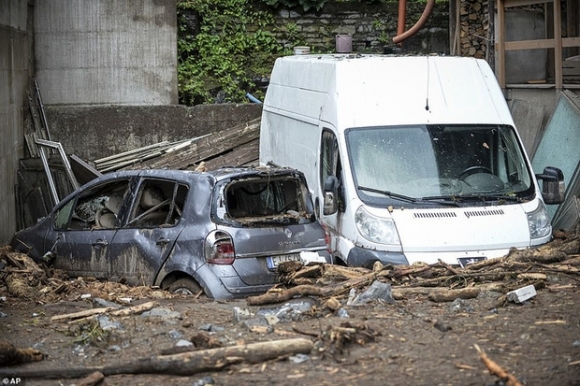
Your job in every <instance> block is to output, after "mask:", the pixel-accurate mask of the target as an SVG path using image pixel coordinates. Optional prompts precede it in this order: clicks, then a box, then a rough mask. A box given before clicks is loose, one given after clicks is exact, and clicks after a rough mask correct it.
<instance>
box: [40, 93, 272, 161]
mask: <svg viewBox="0 0 580 386" xmlns="http://www.w3.org/2000/svg"><path fill="white" fill-rule="evenodd" d="M261 113H262V106H261V105H258V104H241V105H234V104H224V105H199V106H193V107H188V106H183V105H172V106H92V107H89V106H79V107H72V106H47V108H46V115H47V120H48V122H49V124H50V127H51V134H52V135H53V139H54V140H55V141H59V142H61V143H62V144H63V147H64V149H65V151H66V152H67V153H68V154H75V155H77V156H79V157H81V158H83V159H84V160H86V161H94V160H96V159H99V158H103V157H107V156H110V155H113V154H118V153H122V152H125V151H128V150H132V149H135V148H139V147H143V146H147V145H152V144H156V143H159V142H161V141H170V142H172V141H177V140H180V139H188V138H193V137H197V136H200V135H203V134H207V133H212V132H216V131H219V130H224V129H228V128H231V127H234V126H237V125H240V124H243V123H246V122H248V121H250V120H252V119H255V118H259V117H260V114H261Z"/></svg>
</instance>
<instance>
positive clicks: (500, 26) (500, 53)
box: [496, 0, 506, 89]
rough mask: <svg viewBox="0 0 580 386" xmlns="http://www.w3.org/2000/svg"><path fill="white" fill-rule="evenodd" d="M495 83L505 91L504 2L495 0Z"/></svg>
mask: <svg viewBox="0 0 580 386" xmlns="http://www.w3.org/2000/svg"><path fill="white" fill-rule="evenodd" d="M496 41H497V45H496V47H497V72H496V76H497V81H498V83H499V86H500V87H501V88H502V89H505V44H506V42H505V1H504V0H497V37H496Z"/></svg>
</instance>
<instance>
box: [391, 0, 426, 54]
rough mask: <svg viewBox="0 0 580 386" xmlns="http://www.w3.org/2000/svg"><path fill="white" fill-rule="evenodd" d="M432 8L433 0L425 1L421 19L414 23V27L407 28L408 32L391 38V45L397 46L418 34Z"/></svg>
mask: <svg viewBox="0 0 580 386" xmlns="http://www.w3.org/2000/svg"><path fill="white" fill-rule="evenodd" d="M399 5H400V3H399ZM434 6H435V0H427V4H426V5H425V9H424V10H423V14H422V15H421V17H420V18H419V20H418V21H417V23H415V25H414V26H412V27H411V28H409V30H408V31H406V32H403V33H402V34H400V35H397V36H395V37H394V38H393V43H395V44H399V43H401V42H403V41H405V40H407V39H408V38H410V37H411V36H413V35H415V34H416V33H417V32H419V30H420V29H421V28H423V26H424V25H425V23H426V22H427V19H429V15H430V14H431V11H433V7H434Z"/></svg>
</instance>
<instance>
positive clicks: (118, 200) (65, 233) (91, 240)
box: [49, 179, 129, 278]
mask: <svg viewBox="0 0 580 386" xmlns="http://www.w3.org/2000/svg"><path fill="white" fill-rule="evenodd" d="M128 185H129V180H128V179H121V180H114V181H109V182H105V183H103V184H100V185H98V186H96V187H92V188H89V189H87V190H85V191H80V192H79V193H78V194H77V195H75V196H74V197H72V198H71V199H70V200H69V201H68V202H67V203H65V204H64V205H63V206H61V207H60V209H59V210H57V211H56V212H55V214H54V217H53V230H54V232H53V236H52V237H53V239H52V240H49V242H51V243H53V245H54V246H53V248H52V251H53V252H54V254H55V261H54V264H55V268H59V269H63V270H65V271H67V272H68V273H69V274H70V275H72V276H93V277H96V278H108V277H109V276H110V274H111V263H110V259H109V252H110V249H111V246H112V243H113V239H114V236H115V233H116V232H117V224H116V213H114V212H115V211H119V209H120V207H121V206H122V203H123V200H124V199H125V195H126V192H127V188H128ZM109 208H110V209H109Z"/></svg>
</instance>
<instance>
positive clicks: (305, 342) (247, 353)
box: [0, 338, 314, 379]
mask: <svg viewBox="0 0 580 386" xmlns="http://www.w3.org/2000/svg"><path fill="white" fill-rule="evenodd" d="M313 347H314V344H313V343H312V341H311V340H309V339H305V338H293V339H281V340H273V341H268V342H258V343H249V344H244V345H237V346H229V347H220V348H213V349H208V350H200V351H188V352H184V353H179V354H173V355H159V356H151V357H144V358H137V359H135V360H131V361H127V362H124V363H116V364H111V365H105V366H88V367H72V368H63V367H58V368H49V369H22V368H19V369H7V368H0V377H14V376H18V377H20V378H47V379H48V378H51V379H55V378H79V377H84V376H87V375H88V374H91V373H93V372H95V371H99V372H101V373H102V374H103V375H105V376H107V375H116V374H166V375H182V376H188V375H193V374H196V373H200V372H205V371H215V370H220V369H222V368H224V367H226V366H229V365H231V364H233V363H240V362H249V363H260V362H263V361H266V360H271V359H275V358H278V357H281V356H286V355H293V354H308V353H310V351H312V349H313Z"/></svg>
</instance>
